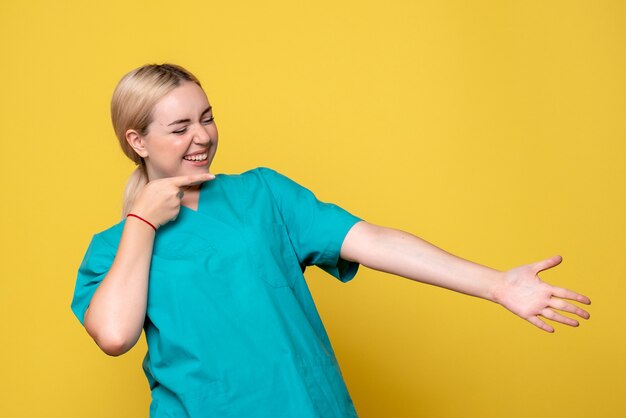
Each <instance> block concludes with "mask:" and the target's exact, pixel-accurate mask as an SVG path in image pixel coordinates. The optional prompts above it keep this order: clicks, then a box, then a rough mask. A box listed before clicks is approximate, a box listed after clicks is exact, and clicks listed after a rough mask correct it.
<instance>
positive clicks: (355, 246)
mask: <svg viewBox="0 0 626 418" xmlns="http://www.w3.org/2000/svg"><path fill="white" fill-rule="evenodd" d="M351 234H352V235H353V237H352V238H354V239H352V238H351V237H350V235H351ZM342 257H343V258H346V259H352V260H354V261H357V262H359V263H360V264H363V265H364V266H367V267H369V268H372V269H375V270H379V271H384V272H387V273H391V274H395V275H398V276H402V277H406V278H408V279H412V280H416V281H419V282H423V283H428V284H432V285H435V286H440V287H443V288H446V289H450V290H454V291H457V292H461V293H464V294H467V295H472V296H477V297H480V298H484V299H488V300H493V294H492V290H493V288H494V286H495V285H496V284H497V283H498V282H500V281H501V278H502V275H503V273H502V272H500V271H497V270H494V269H491V268H489V267H485V266H482V265H479V264H476V263H473V262H471V261H468V260H464V259H462V258H459V257H457V256H455V255H452V254H450V253H448V252H446V251H444V250H442V249H440V248H438V247H436V246H434V245H432V244H430V243H428V242H427V241H424V240H423V239H421V238H419V237H416V236H415V235H412V234H410V233H407V232H403V231H400V230H397V229H392V228H385V227H381V226H377V225H372V224H369V223H366V222H360V223H358V224H357V225H355V226H354V228H353V229H352V230H351V231H350V233H349V234H348V236H347V237H346V240H345V241H344V245H343V247H342Z"/></svg>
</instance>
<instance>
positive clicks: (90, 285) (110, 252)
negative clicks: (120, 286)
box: [72, 235, 115, 325]
mask: <svg viewBox="0 0 626 418" xmlns="http://www.w3.org/2000/svg"><path fill="white" fill-rule="evenodd" d="M114 258H115V249H113V248H111V246H110V245H108V244H107V243H106V242H105V241H104V239H102V238H101V237H100V236H98V235H94V236H93V238H92V239H91V243H90V244H89V247H88V248H87V252H86V253H85V256H84V257H83V261H82V262H81V264H80V267H79V268H78V276H77V278H76V287H75V289H74V298H73V300H72V312H74V315H76V317H77V318H78V320H79V321H80V323H81V324H83V325H84V321H85V311H86V310H87V307H88V306H89V303H90V302H91V298H92V296H93V294H94V293H95V291H96V289H97V288H98V285H99V284H100V282H101V281H102V280H103V279H104V276H105V275H106V274H107V272H108V271H109V268H110V267H111V264H113V259H114Z"/></svg>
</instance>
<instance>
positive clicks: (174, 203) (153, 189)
mask: <svg viewBox="0 0 626 418" xmlns="http://www.w3.org/2000/svg"><path fill="white" fill-rule="evenodd" d="M214 178H215V175H213V174H211V173H204V174H195V175H191V176H179V177H167V178H162V179H157V180H153V181H150V182H148V184H146V185H145V186H144V188H143V189H142V190H141V192H139V194H138V195H137V198H136V199H135V202H134V203H133V206H132V208H131V210H130V213H134V214H136V215H139V216H141V217H142V218H145V219H146V220H148V221H149V222H151V223H152V224H153V225H155V226H156V227H157V228H158V227H160V226H162V225H165V224H166V223H168V222H170V221H172V220H174V219H176V217H177V216H178V212H179V211H180V203H181V199H182V193H181V192H183V191H184V189H186V188H188V187H190V186H195V185H198V184H201V183H204V182H205V181H208V180H213V179H214Z"/></svg>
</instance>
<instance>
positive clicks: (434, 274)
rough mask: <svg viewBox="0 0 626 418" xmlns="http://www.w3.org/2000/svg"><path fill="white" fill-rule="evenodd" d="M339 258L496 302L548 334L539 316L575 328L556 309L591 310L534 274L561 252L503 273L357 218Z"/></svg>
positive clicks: (575, 323) (583, 299)
mask: <svg viewBox="0 0 626 418" xmlns="http://www.w3.org/2000/svg"><path fill="white" fill-rule="evenodd" d="M341 258H343V259H345V260H350V261H356V262H358V263H360V264H362V265H364V266H366V267H369V268H372V269H374V270H379V271H384V272H387V273H391V274H395V275H398V276H402V277H406V278H408V279H412V280H416V281H419V282H423V283H428V284H432V285H435V286H439V287H443V288H446V289H450V290H454V291H456V292H460V293H465V294H467V295H471V296H476V297H480V298H483V299H487V300H490V301H492V302H496V303H499V304H500V305H502V306H503V307H505V308H506V309H508V310H509V311H511V312H513V313H514V314H516V315H518V316H520V317H521V318H523V319H525V320H527V321H529V322H531V323H532V324H534V325H536V326H537V327H539V328H541V329H543V330H544V331H547V332H554V328H553V327H552V326H550V325H549V324H547V323H546V322H544V321H542V320H541V319H540V318H539V317H540V316H541V317H543V318H547V319H550V320H553V321H556V322H560V323H563V324H565V325H570V326H578V321H576V320H574V319H572V318H568V317H566V316H565V315H562V314H560V313H558V312H557V311H556V310H560V311H564V312H570V313H573V314H576V315H578V316H580V317H581V318H584V319H588V318H589V313H587V312H586V311H585V310H583V309H581V308H580V307H578V306H576V305H574V304H573V303H571V302H568V301H567V300H575V301H577V302H580V303H584V304H587V305H588V304H590V303H591V301H590V300H589V298H588V297H586V296H583V295H581V294H578V293H576V292H573V291H571V290H567V289H563V288H560V287H556V286H552V285H549V284H547V283H544V282H542V281H541V279H539V277H538V276H537V274H538V273H539V272H540V271H543V270H546V269H549V268H552V267H554V266H556V265H558V264H559V263H560V262H561V260H562V259H561V257H560V256H554V257H551V258H549V259H546V260H542V261H539V262H536V263H533V264H528V265H523V266H520V267H516V268H513V269H511V270H508V271H505V272H501V271H498V270H494V269H492V268H489V267H485V266H482V265H479V264H476V263H473V262H471V261H468V260H464V259H462V258H459V257H456V256H454V255H452V254H450V253H448V252H446V251H444V250H442V249H440V248H438V247H436V246H434V245H432V244H430V243H428V242H426V241H424V240H423V239H421V238H418V237H416V236H415V235H412V234H409V233H407V232H403V231H400V230H397V229H392V228H385V227H382V226H377V225H373V224H370V223H367V222H365V221H361V222H358V223H357V224H356V225H354V227H352V229H350V231H349V232H348V235H347V236H346V238H345V240H344V242H343V245H342V247H341Z"/></svg>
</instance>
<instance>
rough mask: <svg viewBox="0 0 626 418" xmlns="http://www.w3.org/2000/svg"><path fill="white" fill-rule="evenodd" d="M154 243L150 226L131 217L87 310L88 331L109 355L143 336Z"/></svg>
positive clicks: (116, 352) (121, 352)
mask: <svg viewBox="0 0 626 418" xmlns="http://www.w3.org/2000/svg"><path fill="white" fill-rule="evenodd" d="M153 243H154V231H153V230H152V229H151V228H150V227H148V226H147V225H146V224H144V223H143V222H142V221H141V220H138V219H136V218H128V219H127V221H126V224H125V226H124V231H123V232H122V237H121V240H120V244H119V247H118V250H117V255H116V256H115V260H114V261H113V264H112V265H111V269H110V270H109V272H108V273H107V275H106V277H105V278H104V279H103V281H102V282H101V283H100V285H99V286H98V289H97V290H96V292H95V293H94V295H93V298H92V300H91V303H90V305H89V309H88V310H87V312H86V313H85V328H86V329H87V332H88V333H89V334H90V335H91V336H92V337H93V338H94V340H95V341H96V343H97V344H98V346H100V348H102V350H103V351H105V352H106V353H107V354H111V355H119V354H123V353H124V352H126V351H128V350H129V349H130V348H131V347H132V346H133V345H135V343H136V342H137V340H138V339H139V336H140V335H141V330H142V327H143V324H144V320H145V315H146V303H147V294H148V275H149V270H150V260H151V258H152V247H153Z"/></svg>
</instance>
